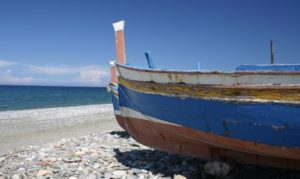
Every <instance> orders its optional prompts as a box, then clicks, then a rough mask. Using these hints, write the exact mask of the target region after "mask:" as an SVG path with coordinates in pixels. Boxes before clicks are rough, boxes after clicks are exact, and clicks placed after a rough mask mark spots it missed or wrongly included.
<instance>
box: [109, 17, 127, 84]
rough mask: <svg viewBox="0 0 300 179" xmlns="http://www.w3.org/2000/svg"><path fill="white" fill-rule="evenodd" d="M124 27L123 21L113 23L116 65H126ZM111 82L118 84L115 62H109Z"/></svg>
mask: <svg viewBox="0 0 300 179" xmlns="http://www.w3.org/2000/svg"><path fill="white" fill-rule="evenodd" d="M124 25H125V21H124V20H121V21H118V22H116V23H113V27H114V31H115V38H116V55H117V63H118V64H122V65H124V64H126V55H125V41H124ZM110 73H111V82H112V83H118V77H117V69H116V62H115V61H110Z"/></svg>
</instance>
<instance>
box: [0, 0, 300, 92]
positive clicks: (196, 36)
mask: <svg viewBox="0 0 300 179" xmlns="http://www.w3.org/2000/svg"><path fill="white" fill-rule="evenodd" d="M119 20H125V44H126V55H127V63H128V64H129V65H132V66H137V67H147V63H146V59H145V57H144V52H146V51H151V52H152V55H153V61H154V63H155V66H156V67H157V68H160V69H180V70H194V69H196V68H197V63H200V67H201V69H205V70H216V69H217V70H234V69H235V67H236V66H238V65H240V64H269V63H270V47H269V43H270V40H273V41H274V43H275V62H276V63H278V64H282V63H284V64H293V63H300V1H298V0H251V1H249V0H126V1H125V0H107V1H104V0H103V1H101V0H26V1H24V0H1V1H0V85H50V86H105V85H106V84H107V83H108V82H109V80H110V71H109V61H110V60H114V59H115V58H116V55H115V39H114V31H113V27H112V23H113V22H116V21H119Z"/></svg>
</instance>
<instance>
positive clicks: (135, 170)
mask: <svg viewBox="0 0 300 179" xmlns="http://www.w3.org/2000/svg"><path fill="white" fill-rule="evenodd" d="M131 171H132V173H134V174H139V173H142V171H141V170H140V169H137V168H133V169H131Z"/></svg>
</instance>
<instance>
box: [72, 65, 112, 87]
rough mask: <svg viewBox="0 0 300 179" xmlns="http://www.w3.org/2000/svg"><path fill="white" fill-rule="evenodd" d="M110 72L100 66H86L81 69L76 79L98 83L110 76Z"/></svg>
mask: <svg viewBox="0 0 300 179" xmlns="http://www.w3.org/2000/svg"><path fill="white" fill-rule="evenodd" d="M108 74H109V73H108V72H107V70H105V69H101V68H100V67H85V68H83V69H80V73H79V77H78V78H77V79H76V80H78V81H81V82H88V83H92V84H97V83H100V82H101V79H102V78H104V77H106V76H108Z"/></svg>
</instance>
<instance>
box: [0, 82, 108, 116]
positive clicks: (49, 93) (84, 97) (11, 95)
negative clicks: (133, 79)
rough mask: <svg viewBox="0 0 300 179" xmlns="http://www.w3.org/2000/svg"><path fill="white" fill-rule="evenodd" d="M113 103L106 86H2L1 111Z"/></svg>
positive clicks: (0, 92) (0, 96)
mask: <svg viewBox="0 0 300 179" xmlns="http://www.w3.org/2000/svg"><path fill="white" fill-rule="evenodd" d="M106 103H111V96H110V94H109V93H108V92H106V88H101V87H99V88H89V87H45V86H1V85H0V111H7V110H20V109H36V108H49V107H66V106H80V105H90V104H106Z"/></svg>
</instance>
